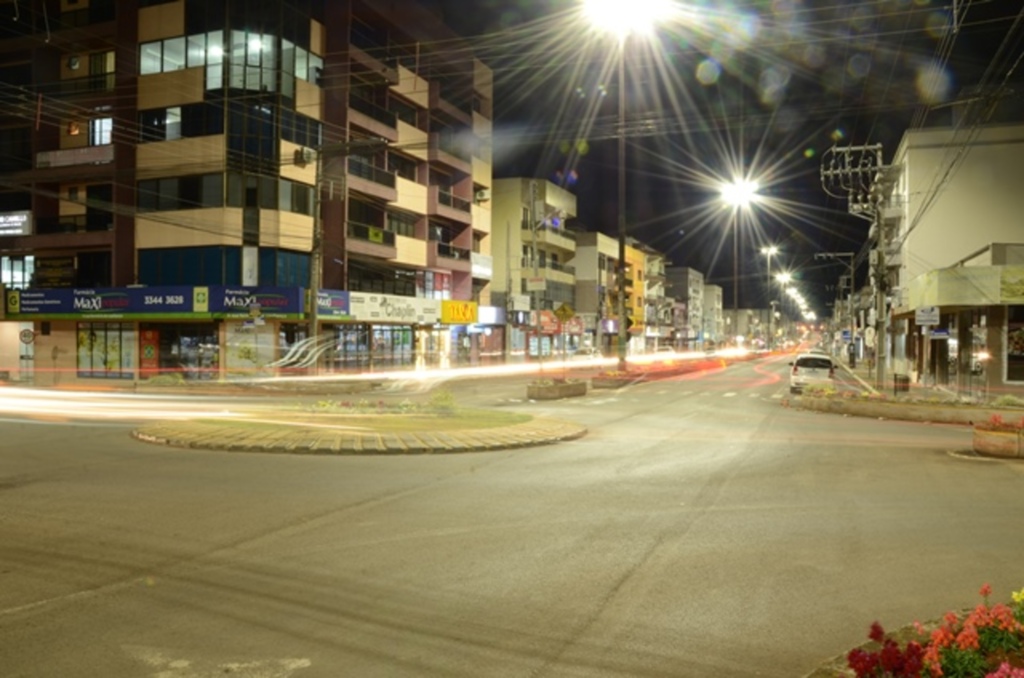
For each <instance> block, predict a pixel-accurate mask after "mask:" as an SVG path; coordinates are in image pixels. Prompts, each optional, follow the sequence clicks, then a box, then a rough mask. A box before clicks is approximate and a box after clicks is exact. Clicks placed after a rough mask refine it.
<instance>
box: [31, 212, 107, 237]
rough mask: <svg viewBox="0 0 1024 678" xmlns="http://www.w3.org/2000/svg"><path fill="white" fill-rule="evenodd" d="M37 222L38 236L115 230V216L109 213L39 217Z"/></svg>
mask: <svg viewBox="0 0 1024 678" xmlns="http://www.w3.org/2000/svg"><path fill="white" fill-rule="evenodd" d="M35 221H36V234H37V235H52V234H55V233H87V232H91V231H112V230H114V215H113V214H110V213H109V212H98V213H96V214H77V215H75V216H67V217H38V218H36V220H35Z"/></svg>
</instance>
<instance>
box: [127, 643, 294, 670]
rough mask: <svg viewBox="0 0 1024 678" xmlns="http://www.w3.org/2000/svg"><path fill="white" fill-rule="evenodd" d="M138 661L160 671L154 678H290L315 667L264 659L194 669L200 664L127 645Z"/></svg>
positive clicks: (130, 653)
mask: <svg viewBox="0 0 1024 678" xmlns="http://www.w3.org/2000/svg"><path fill="white" fill-rule="evenodd" d="M124 650H125V651H126V652H127V653H128V654H129V655H131V656H133V657H134V658H135V659H137V660H139V661H141V662H143V663H144V664H148V665H149V666H150V667H151V668H154V669H157V672H156V673H153V674H151V675H152V677H153V678H203V677H205V676H214V675H217V676H219V675H230V674H235V675H243V676H246V678H288V676H291V675H292V674H293V673H295V672H296V671H298V670H299V669H306V668H309V667H310V666H312V664H313V663H312V662H311V661H310V660H308V659H262V660H255V661H248V662H225V663H223V664H219V665H217V666H211V665H210V663H208V662H204V663H206V666H195V664H197V663H199V662H192V661H189V660H188V659H172V658H171V657H170V655H169V653H168V652H165V651H163V650H160V649H157V648H155V647H142V646H131V645H128V646H124Z"/></svg>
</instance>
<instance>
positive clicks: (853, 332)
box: [814, 252, 857, 344]
mask: <svg viewBox="0 0 1024 678" xmlns="http://www.w3.org/2000/svg"><path fill="white" fill-rule="evenodd" d="M855 256H856V255H855V254H854V253H853V252H818V253H817V254H815V255H814V258H815V259H832V260H836V259H839V260H843V259H845V260H846V268H847V274H846V277H847V278H848V279H849V281H850V296H849V299H848V305H847V312H848V313H849V314H850V319H849V321H850V343H851V344H852V343H854V342H855V341H856V340H857V319H856V318H855V317H854V315H853V290H854V282H853V281H854V277H853V276H854V271H855V269H854V265H853V259H854V257H855ZM841 287H842V286H840V288H841Z"/></svg>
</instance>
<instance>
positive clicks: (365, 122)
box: [348, 95, 398, 143]
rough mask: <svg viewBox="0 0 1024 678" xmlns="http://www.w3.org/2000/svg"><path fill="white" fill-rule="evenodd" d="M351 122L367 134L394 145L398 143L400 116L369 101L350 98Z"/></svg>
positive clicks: (353, 96)
mask: <svg viewBox="0 0 1024 678" xmlns="http://www.w3.org/2000/svg"><path fill="white" fill-rule="evenodd" d="M348 108H349V121H350V122H351V123H352V124H354V125H356V126H357V127H361V128H363V129H364V130H366V131H367V132H369V133H371V134H373V135H376V136H379V137H381V138H382V139H387V140H388V141H390V142H392V143H394V142H396V141H398V116H396V115H395V114H394V113H392V112H391V111H389V110H387V109H386V108H383V107H381V106H378V105H377V104H375V103H373V102H372V101H370V100H368V99H364V98H362V97H359V96H355V95H352V96H350V97H349V98H348Z"/></svg>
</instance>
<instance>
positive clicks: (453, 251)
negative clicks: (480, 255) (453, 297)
mask: <svg viewBox="0 0 1024 678" xmlns="http://www.w3.org/2000/svg"><path fill="white" fill-rule="evenodd" d="M471 254H472V252H470V251H469V250H468V249H467V248H465V247H457V246H455V245H452V244H451V243H447V242H441V241H439V240H431V241H430V242H429V243H427V266H428V267H434V268H442V269H447V270H450V271H453V272H454V271H459V272H462V273H471V272H472V270H473V262H472V258H471V256H470V255H471Z"/></svg>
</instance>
